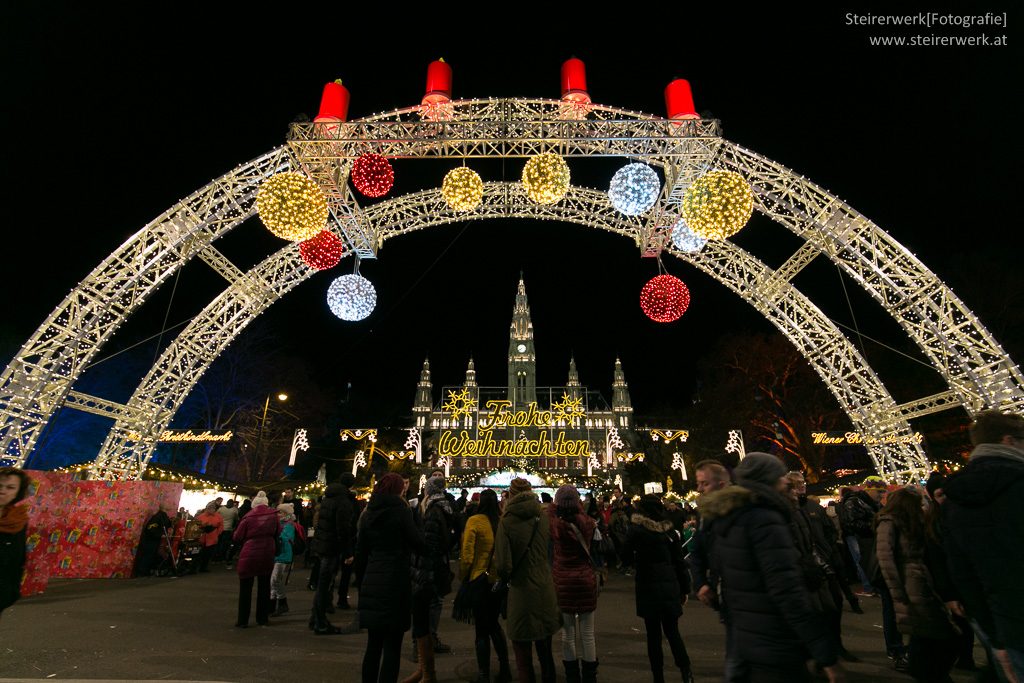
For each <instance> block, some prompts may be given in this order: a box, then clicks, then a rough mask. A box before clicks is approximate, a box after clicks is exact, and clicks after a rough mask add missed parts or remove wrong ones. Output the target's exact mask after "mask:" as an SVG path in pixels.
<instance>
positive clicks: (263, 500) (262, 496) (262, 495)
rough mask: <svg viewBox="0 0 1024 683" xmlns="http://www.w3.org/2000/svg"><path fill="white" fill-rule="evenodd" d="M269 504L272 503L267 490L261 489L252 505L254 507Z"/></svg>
mask: <svg viewBox="0 0 1024 683" xmlns="http://www.w3.org/2000/svg"><path fill="white" fill-rule="evenodd" d="M269 504H270V501H269V500H267V492H266V491H260V492H259V493H257V494H256V497H255V498H253V499H252V506H253V507H254V508H255V507H259V506H260V505H264V506H266V505H269Z"/></svg>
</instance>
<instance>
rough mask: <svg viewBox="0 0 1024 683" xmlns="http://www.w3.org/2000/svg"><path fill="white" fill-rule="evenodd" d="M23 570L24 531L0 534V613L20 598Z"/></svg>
mask: <svg viewBox="0 0 1024 683" xmlns="http://www.w3.org/2000/svg"><path fill="white" fill-rule="evenodd" d="M24 570H25V529H22V530H21V531H18V532H15V533H13V534H0V612H2V611H4V610H5V609H7V608H8V607H10V606H11V605H13V604H14V603H15V601H16V600H17V599H18V598H19V597H21V575H22V572H24Z"/></svg>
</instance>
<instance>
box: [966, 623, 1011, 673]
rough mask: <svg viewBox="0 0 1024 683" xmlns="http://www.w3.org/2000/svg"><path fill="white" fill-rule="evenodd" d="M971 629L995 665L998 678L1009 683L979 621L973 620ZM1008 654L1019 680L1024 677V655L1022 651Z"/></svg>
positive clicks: (1008, 651) (1008, 652)
mask: <svg viewBox="0 0 1024 683" xmlns="http://www.w3.org/2000/svg"><path fill="white" fill-rule="evenodd" d="M970 621H971V628H972V629H974V635H976V636H978V642H979V643H981V645H982V647H984V648H985V652H986V653H987V654H988V660H989V661H990V662H992V663H993V664H994V667H993V668H994V669H995V671H996V677H997V678H998V679H999V682H1000V683H1007V681H1008V679H1007V678H1006V674H1004V673H1003V667H1002V665H1000V664H999V661H998V660H997V659H996V655H995V652H994V651H993V650H992V641H991V640H989V637H988V635H987V634H986V633H985V632H984V631H983V630H982V629H981V625H980V624H978V622H977V621H975V620H974V619H971V620H970ZM1006 653H1007V654H1008V655H1009V656H1010V664H1011V665H1012V666H1013V668H1014V673H1016V674H1017V678H1018V679H1019V678H1020V677H1021V676H1024V653H1022V652H1021V651H1020V650H1007V651H1006Z"/></svg>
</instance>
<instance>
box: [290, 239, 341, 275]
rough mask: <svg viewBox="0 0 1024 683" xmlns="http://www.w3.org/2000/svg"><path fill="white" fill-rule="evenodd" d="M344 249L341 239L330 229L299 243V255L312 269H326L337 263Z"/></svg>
mask: <svg viewBox="0 0 1024 683" xmlns="http://www.w3.org/2000/svg"><path fill="white" fill-rule="evenodd" d="M344 251H345V248H344V246H343V245H342V243H341V239H340V238H339V237H338V236H337V235H335V234H334V233H333V232H331V231H330V230H324V231H322V232H320V234H318V235H316V236H315V237H310V238H309V239H308V240H306V241H305V242H300V243H299V255H300V256H301V257H302V260H303V261H305V262H306V265H307V266H309V267H310V268H312V269H314V270H327V269H328V268H333V267H334V266H336V265H338V262H339V261H341V255H342V253H343V252H344Z"/></svg>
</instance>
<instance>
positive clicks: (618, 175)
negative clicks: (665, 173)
mask: <svg viewBox="0 0 1024 683" xmlns="http://www.w3.org/2000/svg"><path fill="white" fill-rule="evenodd" d="M659 194H661V180H660V179H659V178H658V174H657V173H656V172H655V170H654V169H653V168H651V167H650V166H648V165H647V164H640V163H636V164H629V165H627V166H623V167H622V168H620V169H619V170H618V171H616V172H615V175H614V176H613V177H612V183H611V186H610V187H609V188H608V198H609V199H610V200H611V202H612V206H614V207H615V208H616V210H618V211H620V212H622V213H624V214H626V215H627V216H639V215H640V214H642V213H644V212H645V211H647V210H648V209H650V208H651V207H652V206H654V203H655V202H657V201H658V195H659Z"/></svg>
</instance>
